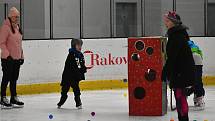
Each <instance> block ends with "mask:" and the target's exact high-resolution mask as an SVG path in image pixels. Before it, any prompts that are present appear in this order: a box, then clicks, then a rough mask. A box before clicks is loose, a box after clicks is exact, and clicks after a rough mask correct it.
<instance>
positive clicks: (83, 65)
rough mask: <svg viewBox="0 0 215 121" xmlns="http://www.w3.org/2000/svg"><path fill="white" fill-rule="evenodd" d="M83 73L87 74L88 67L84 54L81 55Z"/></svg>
mask: <svg viewBox="0 0 215 121" xmlns="http://www.w3.org/2000/svg"><path fill="white" fill-rule="evenodd" d="M81 71H82V73H86V72H87V67H86V66H85V59H84V55H83V54H82V53H81Z"/></svg>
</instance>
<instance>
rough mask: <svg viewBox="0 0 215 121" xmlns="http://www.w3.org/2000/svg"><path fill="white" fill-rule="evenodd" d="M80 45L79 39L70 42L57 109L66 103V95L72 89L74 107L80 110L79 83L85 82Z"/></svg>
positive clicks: (84, 68) (83, 61) (81, 42)
mask: <svg viewBox="0 0 215 121" xmlns="http://www.w3.org/2000/svg"><path fill="white" fill-rule="evenodd" d="M82 44H83V41H82V40H80V39H72V41H71V48H70V49H69V54H68V56H67V59H66V62H65V67H64V71H63V75H62V81H61V98H60V101H59V103H58V104H57V106H58V108H60V107H61V106H62V105H63V104H64V103H65V102H66V99H67V97H68V95H67V93H68V92H69V89H70V87H71V88H73V92H74V100H75V103H76V107H77V108H78V109H81V108H82V102H81V98H80V95H81V93H80V88H79V82H80V81H81V80H85V76H84V74H85V73H86V71H87V69H86V66H85V60H84V55H83V54H82V53H81V47H82Z"/></svg>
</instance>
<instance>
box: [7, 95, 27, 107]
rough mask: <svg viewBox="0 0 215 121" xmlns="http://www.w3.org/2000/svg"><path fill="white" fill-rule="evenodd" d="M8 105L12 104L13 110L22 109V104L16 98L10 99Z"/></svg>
mask: <svg viewBox="0 0 215 121" xmlns="http://www.w3.org/2000/svg"><path fill="white" fill-rule="evenodd" d="M10 103H11V104H12V106H13V108H23V107H24V103H23V102H21V101H20V100H19V99H18V97H17V96H15V97H11V99H10Z"/></svg>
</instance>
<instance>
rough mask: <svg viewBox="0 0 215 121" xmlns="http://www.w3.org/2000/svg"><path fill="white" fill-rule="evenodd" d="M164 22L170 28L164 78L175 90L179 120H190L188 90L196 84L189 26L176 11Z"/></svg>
mask: <svg viewBox="0 0 215 121" xmlns="http://www.w3.org/2000/svg"><path fill="white" fill-rule="evenodd" d="M164 23H165V25H166V27H167V29H168V32H167V35H168V43H167V47H166V53H167V60H166V64H165V66H164V68H163V74H162V80H164V81H166V80H167V79H168V80H169V81H170V88H171V89H173V90H174V94H175V100H176V107H177V112H178V119H179V121H189V117H188V110H189V107H188V102H187V99H186V90H187V88H188V87H191V86H193V85H194V80H195V63H194V59H193V55H192V51H191V48H190V47H189V45H188V41H189V40H190V38H189V35H188V33H187V31H186V30H187V27H186V26H184V25H183V24H182V22H181V18H180V16H179V15H178V14H176V13H175V12H169V13H168V14H166V15H165V16H164Z"/></svg>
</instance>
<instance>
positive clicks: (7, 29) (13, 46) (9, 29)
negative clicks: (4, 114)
mask: <svg viewBox="0 0 215 121" xmlns="http://www.w3.org/2000/svg"><path fill="white" fill-rule="evenodd" d="M19 16H20V13H19V11H18V10H17V9H16V8H15V7H12V8H11V9H10V11H9V14H8V18H7V19H6V20H5V21H4V23H3V25H2V27H1V29H0V48H1V65H2V71H3V77H2V82H1V100H0V103H1V105H2V106H4V107H6V108H12V106H24V103H23V102H21V101H19V100H18V98H17V92H16V86H17V80H18V77H19V70H20V66H21V65H22V64H23V63H24V56H23V50H22V31H21V29H20V27H19ZM8 83H10V92H11V98H10V102H9V101H8V99H7V98H6V89H7V85H8Z"/></svg>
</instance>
